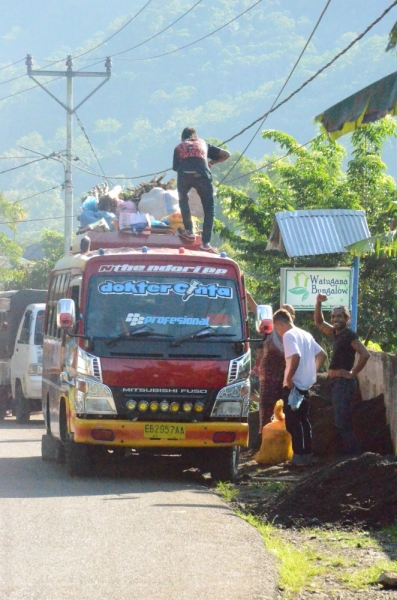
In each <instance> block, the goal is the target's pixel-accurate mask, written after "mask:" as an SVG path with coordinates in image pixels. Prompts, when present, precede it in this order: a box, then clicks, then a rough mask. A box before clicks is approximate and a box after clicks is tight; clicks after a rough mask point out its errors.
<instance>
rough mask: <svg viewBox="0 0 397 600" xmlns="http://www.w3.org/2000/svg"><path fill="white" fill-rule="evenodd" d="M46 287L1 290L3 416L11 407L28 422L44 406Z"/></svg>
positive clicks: (0, 408)
mask: <svg viewBox="0 0 397 600" xmlns="http://www.w3.org/2000/svg"><path fill="white" fill-rule="evenodd" d="M46 296H47V292H46V291H45V290H13V291H9V292H1V293H0V420H2V419H4V418H5V416H6V414H7V411H9V410H11V409H12V411H13V413H14V414H15V417H16V421H17V423H27V422H28V421H29V418H30V413H31V411H34V410H41V380H42V377H41V375H42V352H43V350H42V344H43V334H42V329H43V319H44V311H45V300H46Z"/></svg>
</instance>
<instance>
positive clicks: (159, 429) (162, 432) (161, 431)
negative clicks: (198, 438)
mask: <svg viewBox="0 0 397 600" xmlns="http://www.w3.org/2000/svg"><path fill="white" fill-rule="evenodd" d="M143 437H145V438H151V439H153V438H154V439H160V440H184V439H185V438H186V426H185V425H164V424H163V423H146V424H145V425H144V428H143Z"/></svg>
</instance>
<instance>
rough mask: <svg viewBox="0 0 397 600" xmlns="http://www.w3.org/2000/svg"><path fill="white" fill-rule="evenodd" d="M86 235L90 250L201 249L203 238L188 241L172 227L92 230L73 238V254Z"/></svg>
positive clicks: (78, 251)
mask: <svg viewBox="0 0 397 600" xmlns="http://www.w3.org/2000/svg"><path fill="white" fill-rule="evenodd" d="M85 237H88V238H89V239H90V250H99V249H100V248H104V249H105V248H141V247H142V246H147V247H148V248H174V249H176V248H181V247H183V248H187V249H188V250H199V248H200V246H201V244H202V240H201V235H196V236H195V239H194V241H193V242H186V241H185V240H183V239H182V238H181V237H180V236H179V235H178V233H176V232H175V231H173V230H172V229H171V228H157V227H151V228H149V227H148V228H145V229H143V230H142V231H141V232H139V233H137V232H134V231H132V230H131V229H125V230H121V231H92V230H88V231H86V232H84V233H78V234H77V235H76V237H75V238H74V240H73V244H72V254H79V253H80V252H81V246H80V243H81V240H82V239H83V238H85Z"/></svg>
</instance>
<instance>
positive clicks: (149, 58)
mask: <svg viewBox="0 0 397 600" xmlns="http://www.w3.org/2000/svg"><path fill="white" fill-rule="evenodd" d="M261 2H262V0H257V2H255V4H253V5H252V6H249V7H248V8H247V9H246V10H244V11H243V12H242V13H240V14H239V15H237V16H236V17H234V18H233V19H231V20H230V21H228V22H227V23H225V24H224V25H221V27H218V29H214V31H211V32H210V33H207V35H204V36H203V37H201V38H199V39H198V40H194V42H190V44H186V45H185V46H181V47H180V48H176V49H175V50H171V51H170V52H164V53H163V54H157V55H156V56H144V57H143V58H116V59H115V60H126V61H129V62H135V61H141V60H152V59H153V58H161V57H162V56H168V55H169V54H174V53H175V52H179V51H180V50H184V49H185V48H189V46H193V45H194V44H197V42H201V41H202V40H205V39H206V38H208V37H210V36H211V35H214V33H217V32H218V31H220V30H221V29H224V28H225V27H227V26H228V25H230V23H233V22H234V21H237V19H239V18H240V17H242V16H243V15H245V14H246V13H248V12H249V11H250V10H252V9H253V8H255V6H257V5H258V4H260V3H261ZM119 54H122V53H121V52H120V53H119ZM113 56H117V55H116V54H115V55H113Z"/></svg>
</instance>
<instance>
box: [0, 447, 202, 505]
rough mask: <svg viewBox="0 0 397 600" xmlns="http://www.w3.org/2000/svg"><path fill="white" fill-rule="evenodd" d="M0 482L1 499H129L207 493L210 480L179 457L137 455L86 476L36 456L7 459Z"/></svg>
mask: <svg viewBox="0 0 397 600" xmlns="http://www.w3.org/2000/svg"><path fill="white" fill-rule="evenodd" d="M0 482H1V483H0V498H48V497H67V496H84V495H87V496H95V495H105V496H114V495H118V496H120V498H112V500H115V499H129V500H131V493H132V494H134V493H138V494H139V495H141V494H146V493H152V492H157V491H163V492H164V491H165V492H167V491H169V492H175V491H176V490H184V489H186V488H187V487H192V488H196V489H195V491H197V492H199V493H209V492H208V491H207V490H206V488H207V489H208V482H209V480H208V479H207V480H206V479H205V478H204V477H203V475H202V474H201V472H200V471H198V470H197V469H190V470H186V465H184V464H183V462H182V461H181V459H180V457H178V456H167V457H164V456H147V455H144V456H139V455H137V454H136V455H132V456H128V457H126V458H124V459H122V460H112V459H109V460H106V461H104V462H102V463H100V464H98V465H96V468H94V470H93V473H92V475H91V476H89V477H70V475H68V473H67V472H66V468H65V465H62V464H57V463H52V462H43V461H42V459H41V457H39V456H33V457H31V456H29V457H12V458H11V457H10V458H8V457H6V458H0ZM126 494H128V496H126ZM203 506H207V505H206V504H203Z"/></svg>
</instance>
